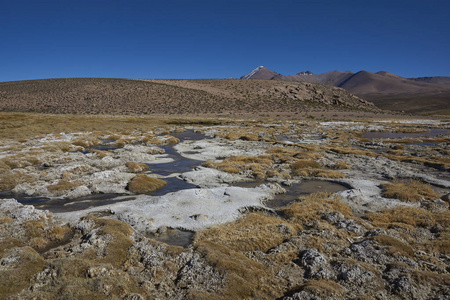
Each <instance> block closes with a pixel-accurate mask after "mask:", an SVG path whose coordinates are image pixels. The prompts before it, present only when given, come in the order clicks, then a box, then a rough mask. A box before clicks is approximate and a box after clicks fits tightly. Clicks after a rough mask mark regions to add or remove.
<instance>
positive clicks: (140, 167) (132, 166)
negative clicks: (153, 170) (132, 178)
mask: <svg viewBox="0 0 450 300" xmlns="http://www.w3.org/2000/svg"><path fill="white" fill-rule="evenodd" d="M125 165H126V166H127V168H128V170H129V171H130V172H131V173H141V172H144V171H147V170H148V169H149V167H148V166H147V165H146V164H143V163H138V162H134V161H129V162H127V163H126V164H125Z"/></svg>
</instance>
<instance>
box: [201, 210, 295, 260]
mask: <svg viewBox="0 0 450 300" xmlns="http://www.w3.org/2000/svg"><path fill="white" fill-rule="evenodd" d="M292 233H293V229H292V227H291V226H290V225H288V224H287V223H286V222H285V221H283V220H282V219H280V218H277V217H270V216H265V215H261V214H256V213H252V214H249V215H247V216H245V217H243V218H241V219H239V220H238V221H236V222H232V223H228V224H225V225H222V226H217V227H213V228H210V229H207V230H204V231H201V232H199V233H197V236H196V239H197V240H201V241H209V242H214V243H220V244H222V245H225V246H227V247H229V248H230V249H233V250H234V251H263V252H266V251H268V250H269V249H270V248H272V247H275V246H277V245H279V244H280V243H282V242H283V240H285V239H286V238H289V237H290V235H291V234H292Z"/></svg>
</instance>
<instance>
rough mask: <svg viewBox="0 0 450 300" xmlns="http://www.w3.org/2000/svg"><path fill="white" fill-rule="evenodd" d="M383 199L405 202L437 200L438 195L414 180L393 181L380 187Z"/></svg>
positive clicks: (427, 186)
mask: <svg viewBox="0 0 450 300" xmlns="http://www.w3.org/2000/svg"><path fill="white" fill-rule="evenodd" d="M381 186H382V188H383V194H382V195H383V197H386V198H395V199H399V200H402V201H407V202H418V201H420V200H423V199H426V200H434V199H438V198H439V195H438V194H436V193H435V192H434V191H433V189H432V188H431V187H430V186H429V185H427V184H423V183H421V182H419V181H416V180H394V181H393V182H392V183H385V184H382V185H381Z"/></svg>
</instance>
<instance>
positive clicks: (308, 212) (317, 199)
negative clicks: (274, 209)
mask: <svg viewBox="0 0 450 300" xmlns="http://www.w3.org/2000/svg"><path fill="white" fill-rule="evenodd" d="M281 212H282V213H283V215H284V216H285V217H286V218H287V219H288V220H289V221H291V222H293V223H295V224H297V225H298V226H301V227H303V226H310V225H311V224H312V223H313V222H315V221H316V220H320V219H321V217H322V215H323V214H324V213H331V212H340V213H342V214H343V215H344V216H345V217H347V218H348V217H351V216H352V211H351V209H350V207H348V206H347V205H345V204H343V203H342V202H341V201H340V198H339V196H338V195H335V194H330V193H323V192H319V193H314V194H311V195H308V196H306V197H303V198H302V201H301V202H294V203H292V204H291V205H289V206H287V207H285V208H283V209H282V210H281Z"/></svg>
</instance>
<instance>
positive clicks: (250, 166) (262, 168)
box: [203, 155, 274, 179]
mask: <svg viewBox="0 0 450 300" xmlns="http://www.w3.org/2000/svg"><path fill="white" fill-rule="evenodd" d="M273 163H274V161H273V160H272V159H271V157H270V156H269V155H260V156H233V157H228V158H226V159H224V160H223V161H222V162H219V163H214V162H211V161H207V162H205V163H204V164H203V166H205V167H207V168H214V169H218V170H221V171H224V172H228V173H240V172H245V171H248V172H250V174H251V175H252V176H253V177H255V178H261V179H263V178H266V177H267V175H266V172H267V171H269V170H270V168H271V167H272V164H273Z"/></svg>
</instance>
